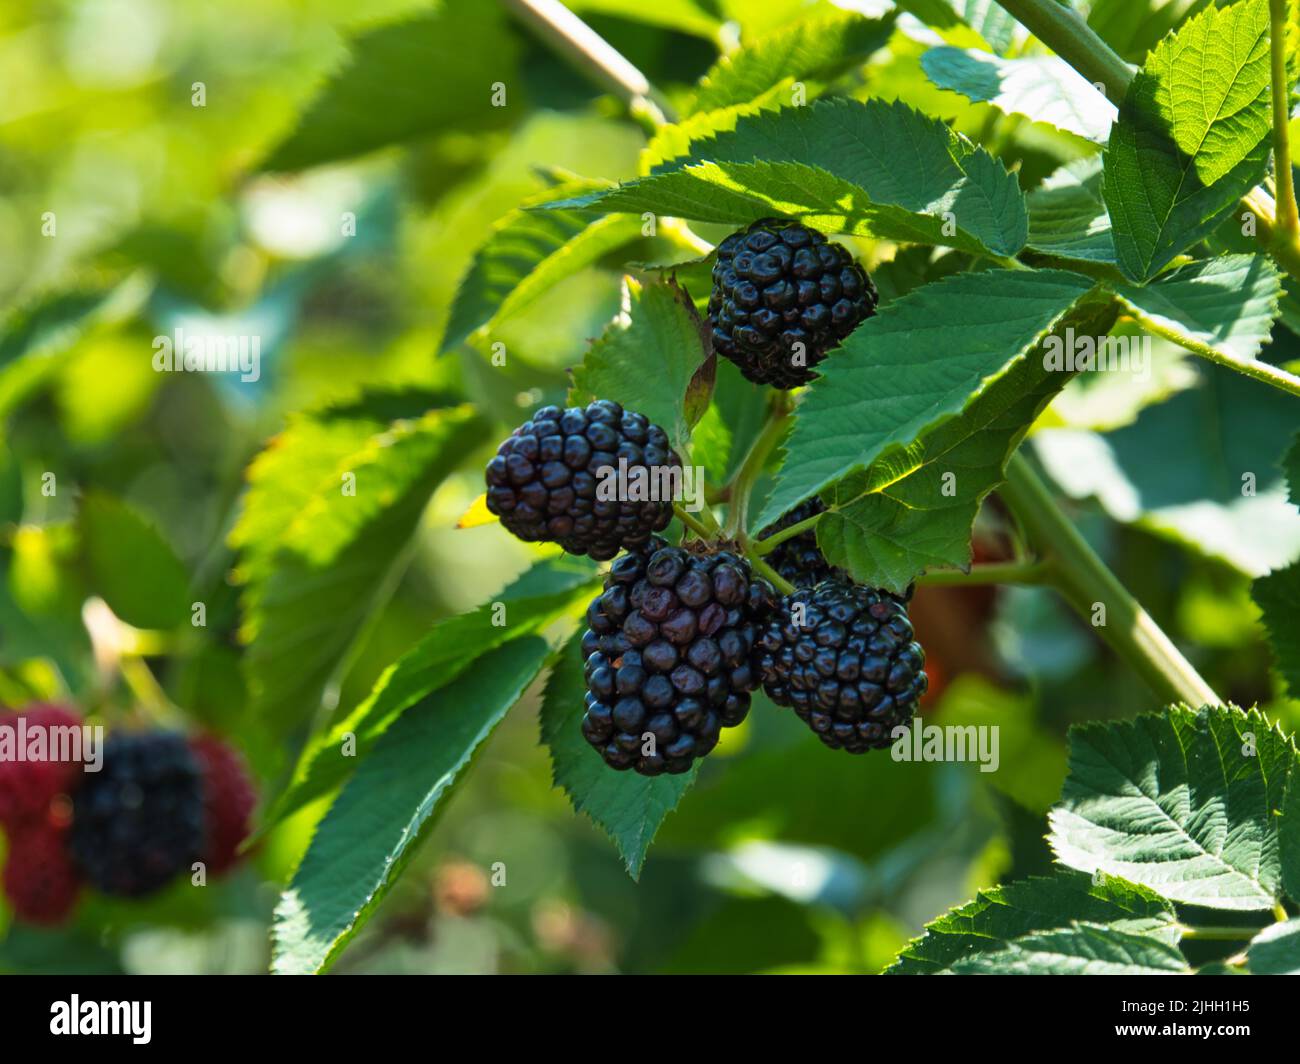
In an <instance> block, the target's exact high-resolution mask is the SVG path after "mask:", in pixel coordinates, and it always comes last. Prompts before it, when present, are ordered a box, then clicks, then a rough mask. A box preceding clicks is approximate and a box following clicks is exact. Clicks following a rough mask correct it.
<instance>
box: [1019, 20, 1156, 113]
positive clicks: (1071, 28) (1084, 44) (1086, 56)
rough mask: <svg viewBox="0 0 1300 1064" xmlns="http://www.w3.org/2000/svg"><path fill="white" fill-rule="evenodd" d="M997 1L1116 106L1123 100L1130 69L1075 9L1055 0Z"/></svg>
mask: <svg viewBox="0 0 1300 1064" xmlns="http://www.w3.org/2000/svg"><path fill="white" fill-rule="evenodd" d="M998 3H999V4H1000V5H1001V6H1002V7H1003V8H1005V9H1006V10H1007V12H1008V13H1009V14H1010V15H1012V16H1013V17H1014V18H1015V19H1016V21H1017V22H1019V23H1020V24H1021V25H1022V26H1024V27H1025V29H1027V30H1028V31H1029V32H1030V33H1032V34H1033V35H1034V36H1035V37H1037V38H1038V39H1039V40H1040V41H1042V42H1043V43H1044V44H1045V45H1047V46H1048V47H1049V48H1051V49H1052V51H1054V52H1055V53H1056V54H1057V55H1059V56H1060V57H1061V58H1062V59H1064V60H1065V61H1066V62H1067V63H1069V64H1070V66H1072V67H1074V69H1075V70H1077V71H1078V72H1079V73H1080V74H1082V75H1083V76H1084V77H1085V78H1087V79H1088V80H1089V81H1091V82H1092V83H1093V84H1094V85H1100V86H1101V88H1102V91H1103V92H1105V93H1106V95H1107V97H1109V99H1110V101H1111V103H1113V104H1114V105H1115V106H1116V107H1118V106H1119V105H1120V104H1121V103H1123V102H1124V94H1125V93H1127V92H1128V85H1129V82H1130V81H1132V80H1133V69H1132V68H1131V67H1130V66H1129V65H1128V64H1127V63H1126V62H1124V60H1123V59H1121V58H1120V56H1119V54H1118V53H1117V52H1115V51H1114V50H1113V49H1112V48H1111V47H1110V45H1108V44H1107V43H1106V42H1105V41H1103V40H1102V39H1101V38H1100V37H1099V36H1097V34H1096V32H1095V31H1094V30H1093V29H1092V27H1091V26H1089V25H1088V24H1087V23H1086V22H1084V21H1083V19H1081V18H1080V17H1079V16H1078V15H1077V14H1075V12H1074V11H1072V10H1071V9H1070V8H1068V7H1066V6H1065V5H1064V4H1060V3H1057V2H1056V0H998Z"/></svg>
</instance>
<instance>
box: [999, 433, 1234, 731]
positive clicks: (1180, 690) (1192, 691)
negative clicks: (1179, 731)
mask: <svg viewBox="0 0 1300 1064" xmlns="http://www.w3.org/2000/svg"><path fill="white" fill-rule="evenodd" d="M1000 493H1001V495H1002V498H1003V500H1004V501H1005V502H1006V503H1007V505H1008V506H1009V507H1010V508H1011V510H1012V512H1013V513H1014V514H1015V515H1016V518H1017V519H1018V520H1019V521H1020V523H1021V525H1022V526H1023V527H1024V529H1025V532H1026V534H1027V535H1028V536H1029V540H1030V542H1031V543H1032V544H1033V546H1034V547H1035V549H1036V550H1037V551H1038V552H1039V553H1040V554H1041V555H1043V556H1044V557H1045V558H1046V559H1047V560H1048V561H1049V562H1051V564H1052V576H1053V583H1054V584H1055V586H1056V588H1057V589H1058V590H1059V591H1060V592H1061V594H1062V595H1063V596H1064V597H1065V599H1066V600H1067V601H1068V602H1069V603H1070V605H1071V606H1073V607H1074V608H1075V610H1076V611H1077V612H1078V613H1079V615H1080V616H1081V617H1083V618H1084V619H1085V620H1087V621H1088V622H1089V623H1090V624H1093V625H1094V626H1095V628H1096V630H1097V633H1098V635H1100V636H1101V638H1102V639H1104V640H1105V641H1106V642H1107V643H1108V644H1109V645H1110V647H1111V648H1112V649H1113V650H1114V651H1115V652H1116V653H1117V654H1119V655H1120V656H1121V657H1122V658H1124V659H1125V660H1126V661H1127V662H1128V663H1129V664H1130V665H1131V666H1133V668H1134V670H1136V671H1137V672H1138V673H1139V674H1140V675H1141V676H1142V678H1143V679H1145V680H1146V681H1147V683H1148V684H1149V685H1150V686H1151V687H1152V689H1153V690H1154V691H1155V692H1156V693H1157V694H1158V695H1159V696H1160V697H1161V698H1162V699H1163V700H1165V701H1168V702H1186V703H1188V704H1189V705H1192V706H1202V705H1219V704H1220V699H1219V697H1218V695H1216V694H1215V693H1214V691H1213V689H1212V688H1211V687H1210V685H1209V684H1208V683H1206V682H1205V680H1203V679H1202V678H1201V676H1200V674H1199V673H1198V672H1197V671H1196V669H1195V668H1193V666H1192V664H1191V662H1189V661H1188V660H1187V659H1186V658H1185V657H1183V655H1182V652H1181V651H1179V649H1178V648H1177V647H1176V646H1174V644H1173V641H1172V640H1171V639H1170V638H1169V637H1168V636H1167V635H1165V633H1164V631H1163V630H1162V629H1161V628H1160V626H1159V625H1158V624H1156V622H1155V621H1154V620H1153V619H1152V617H1151V615H1150V614H1149V613H1147V612H1146V610H1144V609H1143V608H1142V606H1141V605H1140V604H1139V603H1138V601H1137V600H1136V599H1135V598H1134V597H1133V596H1132V595H1130V594H1129V592H1128V589H1127V588H1125V587H1124V585H1123V584H1122V583H1120V581H1119V579H1118V578H1117V577H1116V576H1115V574H1114V573H1112V572H1111V571H1110V569H1109V568H1107V566H1106V563H1105V562H1103V561H1102V560H1101V558H1100V557H1099V556H1098V555H1097V552H1096V551H1094V550H1093V549H1092V547H1091V546H1089V545H1088V542H1087V540H1085V539H1084V538H1083V536H1082V535H1080V534H1079V530H1078V529H1077V528H1075V526H1074V524H1073V523H1072V522H1071V521H1070V519H1069V518H1068V517H1066V515H1065V514H1064V513H1062V512H1061V509H1060V507H1059V506H1057V504H1056V500H1055V499H1053V498H1052V495H1051V493H1050V492H1049V491H1048V490H1047V486H1046V485H1045V484H1044V483H1043V482H1042V480H1041V479H1039V477H1038V474H1037V473H1035V472H1034V470H1033V468H1032V467H1031V466H1030V465H1029V463H1028V461H1026V459H1025V458H1024V457H1023V456H1022V455H1020V454H1015V455H1013V456H1012V458H1011V461H1010V462H1009V463H1008V464H1007V479H1006V483H1005V484H1004V485H1003V486H1002V488H1001V489H1000ZM1098 607H1102V610H1100V611H1099V610H1098Z"/></svg>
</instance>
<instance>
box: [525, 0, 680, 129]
mask: <svg viewBox="0 0 1300 1064" xmlns="http://www.w3.org/2000/svg"><path fill="white" fill-rule="evenodd" d="M505 5H506V7H508V8H509V9H510V10H511V11H512V12H513V13H514V15H515V17H516V18H518V19H519V20H520V21H521V22H524V23H526V24H527V25H528V26H529V27H530V28H531V29H532V30H533V31H534V32H535V33H536V34H537V36H538V37H540V38H541V39H542V41H543V42H544V43H545V44H547V45H548V46H549V47H550V48H551V49H552V50H554V51H555V52H557V53H558V54H559V55H561V56H563V57H564V58H565V59H567V60H568V61H569V62H570V63H572V64H573V65H574V67H576V68H577V69H578V70H580V71H581V72H582V73H584V74H586V75H587V77H588V78H590V79H591V80H592V81H594V82H595V83H596V84H597V85H599V86H600V87H601V88H603V89H606V90H608V91H609V92H612V93H614V94H615V95H617V96H618V97H620V98H621V99H622V100H624V101H625V102H626V103H627V105H628V106H629V107H630V108H631V110H632V112H633V113H634V114H641V115H644V116H645V117H646V119H647V120H648V121H649V123H650V124H651V125H652V126H662V125H664V124H666V123H669V122H676V121H677V113H676V111H675V110H674V108H673V105H672V104H671V103H669V102H668V99H667V98H666V97H665V96H664V95H663V94H662V93H661V92H659V91H658V90H657V89H656V88H655V87H654V86H653V85H651V84H650V81H649V79H648V78H646V76H645V75H644V74H642V73H641V71H639V70H638V69H637V68H636V67H635V66H633V65H632V64H631V63H630V62H628V60H627V59H626V58H625V57H624V56H623V55H622V53H620V52H619V51H618V50H617V49H616V48H615V47H614V46H613V45H611V44H610V43H609V42H608V41H606V40H605V39H604V38H603V37H601V36H600V34H598V33H597V32H596V31H595V30H593V29H592V28H591V27H590V26H588V25H587V24H586V23H585V22H583V21H582V19H580V18H578V16H577V15H575V14H574V13H573V12H572V11H570V10H569V9H568V8H567V7H565V6H564V5H563V4H562V3H560V0H505Z"/></svg>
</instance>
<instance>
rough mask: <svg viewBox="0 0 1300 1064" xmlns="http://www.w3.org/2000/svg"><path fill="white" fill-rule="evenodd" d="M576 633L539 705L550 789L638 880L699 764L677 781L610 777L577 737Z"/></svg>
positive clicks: (580, 708)
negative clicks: (606, 840)
mask: <svg viewBox="0 0 1300 1064" xmlns="http://www.w3.org/2000/svg"><path fill="white" fill-rule="evenodd" d="M581 642H582V637H581V633H578V634H576V635H574V637H573V638H572V639H571V640H570V641H569V643H568V645H567V646H566V647H565V648H564V651H563V653H562V655H561V657H560V660H559V661H558V662H557V663H556V665H555V668H554V669H553V670H552V672H551V676H550V679H549V680H548V681H547V683H546V697H545V699H544V700H543V702H542V717H541V723H542V742H543V743H544V744H545V745H546V746H547V747H549V748H550V751H551V772H552V778H553V779H554V782H555V786H557V787H562V788H563V789H564V792H565V793H566V794H567V795H568V796H569V800H570V801H571V802H572V803H573V808H574V809H576V810H577V811H578V812H580V813H586V814H587V816H589V817H591V819H592V820H593V821H594V822H595V823H596V824H597V825H598V826H599V827H600V829H601V830H602V831H604V832H605V834H607V835H608V836H609V837H610V839H611V840H612V841H613V843H614V845H615V846H616V847H617V848H618V852H619V854H620V856H621V857H622V858H623V863H624V864H625V865H626V866H627V870H628V873H629V874H630V875H631V876H632V878H633V879H638V878H640V875H641V867H642V865H644V864H645V857H646V853H647V851H648V850H649V849H650V843H651V842H652V841H653V840H654V837H655V833H656V832H657V831H658V830H659V825H660V824H662V823H663V819H664V817H666V816H667V815H668V814H669V813H671V812H672V811H673V810H674V809H675V808H677V803H678V802H680V801H681V798H682V795H683V794H685V793H686V791H687V790H688V789H689V788H690V786H691V784H693V783H694V782H695V777H696V775H697V774H698V772H699V764H698V763H697V764H696V765H694V766H692V768H691V770H690V771H689V772H684V773H682V774H681V775H680V776H638V775H636V774H635V773H631V772H613V771H611V770H610V769H609V767H608V766H607V765H606V764H605V762H604V761H602V760H601V758H600V755H599V754H598V753H596V751H595V750H593V749H592V748H591V745H590V744H589V743H588V742H587V740H586V739H584V738H583V735H582V730H581V726H582V715H583V712H584V711H585V709H586V707H585V705H584V703H583V692H584V691H585V689H586V688H585V685H584V682H583V677H582V653H581Z"/></svg>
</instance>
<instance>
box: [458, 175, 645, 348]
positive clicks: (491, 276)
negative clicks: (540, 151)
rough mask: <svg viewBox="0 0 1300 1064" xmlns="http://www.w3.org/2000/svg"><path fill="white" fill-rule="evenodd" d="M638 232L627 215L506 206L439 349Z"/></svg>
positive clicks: (528, 302) (550, 194)
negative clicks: (602, 215) (509, 208)
mask: <svg viewBox="0 0 1300 1064" xmlns="http://www.w3.org/2000/svg"><path fill="white" fill-rule="evenodd" d="M595 184H596V183H595V182H582V183H571V184H569V185H565V186H562V187H561V188H558V189H549V190H547V191H546V192H545V193H543V194H542V197H541V198H538V199H535V200H533V201H529V204H531V203H534V202H545V201H546V200H552V199H558V198H560V197H561V196H564V195H568V194H570V193H571V192H573V191H576V190H577V189H579V188H581V189H585V190H589V189H590V188H592V187H593V185H595ZM529 204H526V205H529ZM640 235H641V220H640V219H639V218H635V217H632V216H625V215H611V216H610V217H606V218H596V219H594V220H593V219H592V218H590V217H589V216H586V215H582V214H579V213H577V212H575V211H528V210H524V209H522V208H521V209H519V210H514V211H511V212H510V213H509V214H507V215H506V216H505V217H504V218H502V219H501V220H500V221H499V222H497V224H496V225H495V226H494V227H493V231H492V234H491V236H489V237H488V239H487V242H486V243H485V244H484V245H483V246H482V247H481V248H479V250H478V252H477V254H475V256H474V261H473V262H472V263H470V267H469V270H468V272H467V273H466V274H465V276H464V278H463V279H462V280H461V282H460V287H459V289H457V291H456V299H455V302H454V303H453V304H452V308H451V318H450V320H449V322H448V324H447V331H446V333H445V334H444V336H443V338H442V347H441V350H442V351H444V352H445V351H448V350H450V349H451V348H453V347H456V346H457V345H459V344H461V343H463V342H464V341H465V340H466V339H467V338H468V337H469V336H470V335H471V334H473V333H475V332H478V331H479V330H483V331H490V330H491V329H492V328H493V327H494V326H495V325H496V324H497V323H498V322H501V321H505V320H507V319H508V318H510V317H512V316H513V315H515V314H518V313H519V312H520V311H522V310H525V309H526V308H527V307H530V306H532V304H533V303H535V302H536V301H537V299H538V298H539V297H541V296H542V295H544V294H545V293H546V292H547V291H549V290H550V289H551V288H554V287H555V285H557V284H559V283H560V282H561V281H563V280H565V279H566V278H568V277H572V276H573V275H574V274H575V273H578V272H579V271H580V270H583V269H585V268H586V267H588V266H590V265H591V264H592V263H593V262H595V261H596V260H597V259H599V258H601V256H603V255H605V254H607V253H608V252H610V251H613V250H614V249H615V248H618V247H622V246H623V245H624V244H627V243H630V242H631V241H633V240H635V239H637V237H639V236H640Z"/></svg>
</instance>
